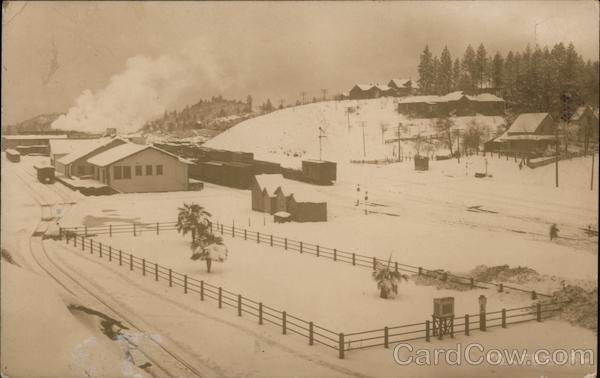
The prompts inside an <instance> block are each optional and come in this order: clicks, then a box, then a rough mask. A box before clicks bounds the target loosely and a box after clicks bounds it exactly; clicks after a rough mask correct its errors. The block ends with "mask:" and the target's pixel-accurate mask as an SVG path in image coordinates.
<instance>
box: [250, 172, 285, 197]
mask: <svg viewBox="0 0 600 378" xmlns="http://www.w3.org/2000/svg"><path fill="white" fill-rule="evenodd" d="M254 178H255V179H256V182H257V183H258V187H259V189H260V190H261V191H263V190H266V191H267V193H268V194H269V195H270V196H273V195H275V191H277V188H279V187H281V186H283V185H284V183H285V179H284V178H283V175H281V174H279V173H277V174H262V175H256V176H254Z"/></svg>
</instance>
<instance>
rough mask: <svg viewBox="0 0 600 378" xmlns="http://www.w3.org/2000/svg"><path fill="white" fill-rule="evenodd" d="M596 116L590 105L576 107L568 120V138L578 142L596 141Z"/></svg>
mask: <svg viewBox="0 0 600 378" xmlns="http://www.w3.org/2000/svg"><path fill="white" fill-rule="evenodd" d="M598 126H599V125H598V116H597V114H595V113H594V110H593V109H592V108H591V107H590V106H580V107H579V108H577V110H576V111H575V113H573V116H571V120H570V122H569V131H568V132H569V139H571V140H576V141H578V142H584V143H585V142H586V141H589V142H593V143H597V142H598Z"/></svg>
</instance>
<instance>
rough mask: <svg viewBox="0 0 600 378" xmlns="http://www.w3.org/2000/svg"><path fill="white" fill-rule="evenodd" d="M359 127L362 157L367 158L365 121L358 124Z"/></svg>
mask: <svg viewBox="0 0 600 378" xmlns="http://www.w3.org/2000/svg"><path fill="white" fill-rule="evenodd" d="M360 127H362V139H363V157H366V156H367V147H366V145H365V127H367V126H366V125H365V121H361V122H360Z"/></svg>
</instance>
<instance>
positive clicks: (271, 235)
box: [271, 235, 273, 247]
mask: <svg viewBox="0 0 600 378" xmlns="http://www.w3.org/2000/svg"><path fill="white" fill-rule="evenodd" d="M272 246H273V235H271V247H272Z"/></svg>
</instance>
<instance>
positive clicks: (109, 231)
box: [108, 224, 112, 238]
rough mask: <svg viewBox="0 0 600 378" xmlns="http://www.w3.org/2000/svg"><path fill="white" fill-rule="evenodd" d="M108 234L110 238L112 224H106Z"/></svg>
mask: <svg viewBox="0 0 600 378" xmlns="http://www.w3.org/2000/svg"><path fill="white" fill-rule="evenodd" d="M108 236H109V237H111V238H112V224H109V225H108Z"/></svg>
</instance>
